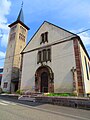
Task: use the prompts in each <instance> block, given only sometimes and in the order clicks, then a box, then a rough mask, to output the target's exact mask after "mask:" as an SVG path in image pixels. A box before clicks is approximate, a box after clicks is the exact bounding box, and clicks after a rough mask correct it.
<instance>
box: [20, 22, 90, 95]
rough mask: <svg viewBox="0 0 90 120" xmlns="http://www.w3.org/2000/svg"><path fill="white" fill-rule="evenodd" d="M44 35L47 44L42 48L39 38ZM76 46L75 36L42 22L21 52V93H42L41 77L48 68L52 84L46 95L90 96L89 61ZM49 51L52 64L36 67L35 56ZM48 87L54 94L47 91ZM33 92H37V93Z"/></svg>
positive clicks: (82, 49)
mask: <svg viewBox="0 0 90 120" xmlns="http://www.w3.org/2000/svg"><path fill="white" fill-rule="evenodd" d="M46 32H48V42H45V43H42V44H41V41H42V39H43V38H42V34H43V33H46ZM79 43H80V42H79V37H78V36H77V35H75V34H73V33H71V32H69V31H67V30H64V29H62V28H59V27H57V26H55V25H53V24H51V23H48V22H44V23H43V24H42V25H41V27H40V28H39V29H38V31H37V32H36V33H35V34H34V36H33V37H32V38H31V40H30V42H29V43H28V44H27V46H26V47H25V48H24V50H23V51H22V55H23V62H22V76H21V88H20V89H21V90H23V91H30V92H42V89H43V88H42V89H41V87H42V81H43V79H44V78H42V73H43V72H44V71H46V70H45V68H46V67H48V68H49V70H51V72H50V74H53V75H51V76H50V77H52V76H53V82H52V83H51V82H48V84H49V86H48V90H47V92H55V93H76V94H77V95H85V94H88V93H90V59H89V57H87V54H86V52H85V50H84V48H83V46H82V45H81V44H79ZM48 48H50V49H51V60H50V61H46V62H45V61H44V62H41V63H37V62H38V52H39V51H43V50H44V49H48ZM78 53H79V54H78ZM84 56H86V59H87V61H88V66H89V67H88V71H89V80H87V78H86V71H85V69H86V68H85V61H84ZM42 57H43V56H41V59H42ZM40 69H41V70H40ZM48 79H49V77H48ZM51 81H52V80H51ZM50 87H51V88H52V89H53V90H51V91H50ZM36 88H38V90H37V91H36Z"/></svg>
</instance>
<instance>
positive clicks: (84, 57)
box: [84, 57, 89, 80]
mask: <svg viewBox="0 0 90 120" xmlns="http://www.w3.org/2000/svg"><path fill="white" fill-rule="evenodd" d="M84 59H85V66H86V73H87V79H88V80H89V74H88V66H87V61H86V57H84Z"/></svg>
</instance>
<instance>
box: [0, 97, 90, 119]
mask: <svg viewBox="0 0 90 120" xmlns="http://www.w3.org/2000/svg"><path fill="white" fill-rule="evenodd" d="M0 120H90V111H89V110H81V109H74V108H69V107H61V106H56V105H49V104H38V103H32V102H28V105H25V104H21V103H17V102H12V101H7V100H3V99H0Z"/></svg>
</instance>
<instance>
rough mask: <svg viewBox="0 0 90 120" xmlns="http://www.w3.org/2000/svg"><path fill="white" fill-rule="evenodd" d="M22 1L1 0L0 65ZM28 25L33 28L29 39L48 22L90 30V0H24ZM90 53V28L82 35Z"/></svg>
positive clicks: (74, 31) (78, 30)
mask: <svg viewBox="0 0 90 120" xmlns="http://www.w3.org/2000/svg"><path fill="white" fill-rule="evenodd" d="M21 3H22V0H0V68H1V67H3V66H4V58H5V54H6V49H7V43H8V34H9V27H8V25H9V24H11V23H13V22H15V21H16V19H17V16H18V14H19V11H20V9H21ZM23 13H24V21H25V24H26V25H27V26H28V27H29V28H30V30H29V32H28V37H27V42H28V41H29V40H30V38H31V37H32V36H33V34H34V33H35V32H36V30H37V29H38V28H39V27H40V25H41V24H42V23H43V22H44V21H48V22H51V23H53V24H55V25H57V26H59V27H62V28H64V29H66V30H68V31H71V32H73V33H78V32H81V31H83V30H86V29H90V0H23ZM78 35H79V36H80V37H81V39H82V41H83V43H84V45H85V47H86V50H87V52H88V54H89V56H90V30H88V31H86V32H83V33H81V34H78Z"/></svg>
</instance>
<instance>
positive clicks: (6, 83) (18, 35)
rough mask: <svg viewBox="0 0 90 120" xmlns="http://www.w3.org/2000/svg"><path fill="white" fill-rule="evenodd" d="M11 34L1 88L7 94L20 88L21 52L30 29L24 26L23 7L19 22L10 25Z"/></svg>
mask: <svg viewBox="0 0 90 120" xmlns="http://www.w3.org/2000/svg"><path fill="white" fill-rule="evenodd" d="M9 27H10V33H9V38H8V46H7V51H6V58H5V63H4V70H3V77H2V83H1V88H2V90H3V91H5V92H10V93H13V92H15V91H17V90H18V87H19V70H20V63H21V55H20V53H21V51H22V50H23V48H24V47H25V46H26V39H27V32H28V30H29V28H28V27H27V26H26V25H25V24H24V16H23V9H22V7H21V9H20V12H19V14H18V17H17V20H16V21H15V22H13V23H12V24H10V25H9Z"/></svg>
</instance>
